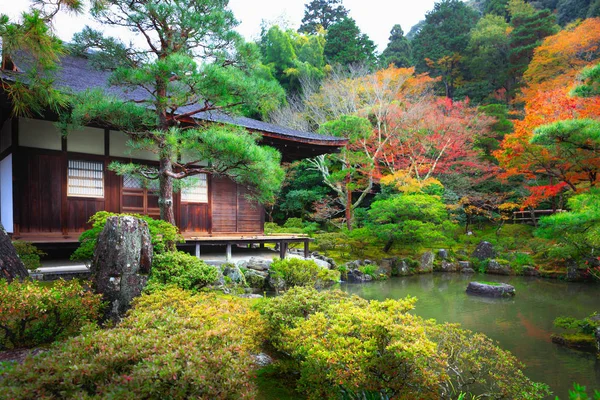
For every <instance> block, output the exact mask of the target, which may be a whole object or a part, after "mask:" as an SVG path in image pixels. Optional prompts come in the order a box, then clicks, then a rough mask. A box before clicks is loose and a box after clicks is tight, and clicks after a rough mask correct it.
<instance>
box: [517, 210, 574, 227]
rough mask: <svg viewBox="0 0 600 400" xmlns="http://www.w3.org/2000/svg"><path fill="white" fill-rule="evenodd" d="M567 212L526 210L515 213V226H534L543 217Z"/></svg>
mask: <svg viewBox="0 0 600 400" xmlns="http://www.w3.org/2000/svg"><path fill="white" fill-rule="evenodd" d="M565 211H566V210H561V209H558V210H525V211H515V212H513V219H512V221H513V224H532V225H537V223H538V221H539V220H540V218H541V217H545V216H547V215H552V214H556V213H561V212H565Z"/></svg>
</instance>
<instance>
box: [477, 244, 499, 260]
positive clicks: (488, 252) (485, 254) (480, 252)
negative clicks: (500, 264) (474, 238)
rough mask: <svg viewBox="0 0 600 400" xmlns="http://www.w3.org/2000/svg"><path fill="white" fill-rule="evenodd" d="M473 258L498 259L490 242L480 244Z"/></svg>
mask: <svg viewBox="0 0 600 400" xmlns="http://www.w3.org/2000/svg"><path fill="white" fill-rule="evenodd" d="M471 256H472V257H475V258H478V259H480V260H487V259H488V258H494V257H496V251H495V250H494V246H493V245H492V244H491V243H490V242H486V241H482V242H479V244H478V245H477V247H476V248H475V251H473V254H471Z"/></svg>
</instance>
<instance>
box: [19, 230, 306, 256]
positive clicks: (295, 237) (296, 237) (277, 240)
mask: <svg viewBox="0 0 600 400" xmlns="http://www.w3.org/2000/svg"><path fill="white" fill-rule="evenodd" d="M79 235H80V234H79V233H72V234H67V235H63V234H60V233H35V234H31V233H21V234H19V235H12V238H13V240H22V241H25V242H30V243H34V244H38V245H50V246H52V245H56V246H59V245H69V244H70V245H74V244H76V243H77V242H78V241H79ZM182 236H183V238H184V239H185V244H187V245H190V244H191V245H194V246H195V250H196V256H198V257H199V256H200V251H201V246H226V248H227V253H226V254H227V259H230V258H231V246H234V245H251V244H260V245H264V244H265V243H273V244H276V245H279V255H280V257H281V258H285V254H286V253H287V250H288V245H289V244H290V243H303V244H304V257H305V258H308V256H309V243H310V242H312V241H313V240H314V239H312V238H310V237H308V236H307V235H303V234H289V235H280V234H276V235H265V234H262V233H248V234H243V235H240V234H239V233H238V234H230V235H225V234H218V235H214V236H211V235H200V236H199V235H197V234H194V233H193V232H187V233H184V234H183V235H182Z"/></svg>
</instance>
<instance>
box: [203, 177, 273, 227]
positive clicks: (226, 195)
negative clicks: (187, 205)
mask: <svg viewBox="0 0 600 400" xmlns="http://www.w3.org/2000/svg"><path fill="white" fill-rule="evenodd" d="M211 191H212V232H213V233H263V222H264V208H263V207H262V206H261V205H260V204H257V203H255V202H251V201H249V200H248V199H247V198H246V195H247V194H248V191H247V190H246V189H245V188H244V187H243V186H240V185H237V184H236V183H235V182H233V181H231V180H230V179H226V178H219V179H216V178H213V179H212V187H211Z"/></svg>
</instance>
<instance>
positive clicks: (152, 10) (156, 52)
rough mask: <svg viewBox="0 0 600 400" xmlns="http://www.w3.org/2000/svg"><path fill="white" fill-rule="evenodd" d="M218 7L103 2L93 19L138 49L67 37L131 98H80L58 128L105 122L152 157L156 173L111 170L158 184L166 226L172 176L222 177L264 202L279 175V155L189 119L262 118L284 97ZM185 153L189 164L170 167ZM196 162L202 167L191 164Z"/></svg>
mask: <svg viewBox="0 0 600 400" xmlns="http://www.w3.org/2000/svg"><path fill="white" fill-rule="evenodd" d="M227 5H228V1H227V0H191V1H190V0H172V1H169V2H164V1H161V0H106V1H102V2H97V3H95V7H94V8H93V9H92V16H93V17H94V18H95V19H96V20H97V21H99V22H100V23H102V24H103V25H105V26H123V27H127V28H129V29H130V30H131V31H132V32H133V34H135V35H137V36H138V37H140V38H142V39H144V41H143V43H144V45H140V46H139V47H138V46H127V45H125V44H124V43H122V42H121V41H119V40H117V39H112V38H104V37H103V36H102V35H101V34H100V33H98V32H95V31H92V30H91V29H86V30H85V31H84V32H82V33H81V34H80V35H78V36H77V37H76V41H77V48H78V49H79V50H80V51H85V50H86V49H90V48H95V49H100V50H101V51H100V53H99V56H98V58H99V59H104V63H102V65H111V63H110V60H113V63H112V65H114V66H116V69H114V71H113V73H112V76H111V78H110V84H111V85H113V86H114V87H115V88H120V89H123V90H125V91H127V92H129V93H136V94H137V95H134V100H135V101H130V100H129V98H127V97H132V95H128V96H120V97H117V96H108V95H106V94H105V93H102V92H99V91H94V92H88V93H83V94H82V95H81V96H79V98H77V99H76V100H75V101H74V102H73V111H72V113H71V115H70V116H69V118H66V119H65V122H66V123H70V124H73V125H75V126H78V125H82V124H87V123H96V124H99V125H103V126H110V127H111V128H112V129H118V130H121V131H123V132H125V133H126V134H128V135H129V136H130V138H131V141H130V142H131V145H132V146H133V147H134V148H144V149H147V150H149V151H152V152H154V153H156V154H157V157H158V159H159V167H158V168H152V167H146V166H138V165H133V164H128V165H113V166H112V167H113V169H115V170H116V171H117V172H119V173H138V174H141V175H143V176H144V177H145V178H147V179H157V180H158V181H159V206H160V210H161V219H164V220H166V221H168V222H171V223H173V222H174V212H173V189H174V180H179V179H183V178H186V177H188V176H193V175H196V174H199V173H215V174H220V175H227V176H230V177H231V178H232V179H234V180H235V181H237V182H240V183H242V184H246V185H247V186H249V187H250V189H254V193H255V194H256V196H257V197H259V198H260V199H261V200H263V201H265V200H268V199H267V197H271V198H272V196H273V193H274V192H275V191H276V190H277V189H278V187H279V185H280V184H281V180H282V179H283V171H282V170H281V168H280V167H279V159H280V157H279V155H278V153H277V152H276V151H274V150H272V149H266V148H261V147H258V146H257V144H256V141H257V138H256V137H250V136H247V135H248V134H247V133H245V132H240V131H239V130H238V129H235V128H227V127H219V128H215V127H210V128H207V127H206V126H205V125H201V124H196V122H195V120H194V119H193V117H194V116H195V115H197V114H198V113H200V112H207V111H217V110H218V111H225V110H231V111H232V112H233V111H235V110H236V109H237V110H238V112H239V111H241V110H243V109H245V110H246V111H258V112H261V111H265V112H266V111H268V110H269V109H270V108H273V107H275V106H276V105H278V104H279V103H280V102H281V101H282V99H283V97H284V92H283V90H282V89H281V87H280V86H279V85H278V84H277V82H275V81H274V80H273V79H272V78H271V79H269V76H268V74H267V73H265V70H264V68H262V67H261V65H260V64H259V62H258V60H259V55H258V53H257V51H256V48H255V47H254V48H253V47H252V46H251V45H248V44H246V43H244V42H243V41H242V40H241V38H240V36H239V35H238V34H237V33H236V32H235V31H234V30H233V28H234V27H235V25H236V24H237V22H236V20H235V18H234V16H233V14H232V12H231V11H230V10H229V9H228V8H227ZM135 43H138V42H135ZM116 57H118V58H116ZM140 93H144V95H141V94H140ZM241 107H243V109H241ZM185 152H188V153H190V158H191V159H192V161H189V162H182V161H179V160H180V155H181V154H182V153H185ZM219 160H221V161H219ZM202 161H210V163H208V165H207V166H204V167H200V166H198V165H199V164H200V163H201V162H202ZM261 181H264V182H261ZM257 188H258V189H259V190H256V189H257ZM265 195H266V196H265Z"/></svg>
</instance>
